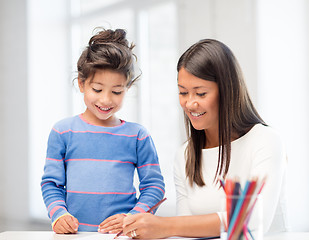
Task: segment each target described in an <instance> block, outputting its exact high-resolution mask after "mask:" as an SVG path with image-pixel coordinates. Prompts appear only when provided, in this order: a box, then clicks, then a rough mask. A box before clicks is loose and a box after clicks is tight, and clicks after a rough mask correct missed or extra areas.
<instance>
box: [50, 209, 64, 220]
mask: <svg viewBox="0 0 309 240" xmlns="http://www.w3.org/2000/svg"><path fill="white" fill-rule="evenodd" d="M60 208H62V209H64V210H66V208H65V207H62V206H56V207H54V208H53V209H52V210H51V211H50V213H49V216H50V217H51V218H52V217H53V215H54V213H55V212H56V211H57V210H58V209H60Z"/></svg>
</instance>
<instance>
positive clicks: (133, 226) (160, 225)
mask: <svg viewBox="0 0 309 240" xmlns="http://www.w3.org/2000/svg"><path fill="white" fill-rule="evenodd" d="M163 220H164V218H162V217H159V216H155V215H152V214H150V213H138V214H134V215H130V216H127V217H126V218H125V219H124V220H123V233H124V235H126V236H128V237H130V238H164V237H167V236H168V233H167V232H166V231H167V229H166V228H165V225H164V222H163Z"/></svg>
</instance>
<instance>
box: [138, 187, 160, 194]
mask: <svg viewBox="0 0 309 240" xmlns="http://www.w3.org/2000/svg"><path fill="white" fill-rule="evenodd" d="M146 188H157V189H159V190H161V191H162V192H163V193H165V192H164V191H163V189H162V188H159V187H157V186H149V187H144V188H140V189H139V190H140V191H142V190H144V189H146Z"/></svg>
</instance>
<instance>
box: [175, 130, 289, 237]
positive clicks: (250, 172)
mask: <svg viewBox="0 0 309 240" xmlns="http://www.w3.org/2000/svg"><path fill="white" fill-rule="evenodd" d="M186 145H187V144H184V145H183V146H182V147H181V148H180V149H179V151H178V152H177V155H176V158H175V162H174V179H175V187H176V196H177V214H178V215H201V214H209V213H218V214H219V216H221V214H220V212H221V211H222V198H223V197H224V192H223V190H222V188H220V189H219V187H218V185H215V184H214V177H215V173H216V169H217V164H218V150H219V148H218V147H215V148H210V149H203V150H202V151H203V153H202V166H203V171H202V173H203V178H204V181H205V184H206V186H204V187H198V186H197V185H196V184H194V185H193V187H191V186H190V184H189V181H188V179H187V178H186V174H185V165H186V164H185V158H184V150H185V148H186ZM286 162H287V161H286V154H285V151H284V146H283V143H282V141H281V139H280V137H279V136H278V134H277V133H276V132H275V131H274V130H273V129H272V128H270V127H266V126H264V125H262V124H257V125H255V126H254V127H253V128H252V129H251V130H250V131H249V132H248V133H246V134H245V135H244V136H242V137H240V138H238V139H237V140H235V141H233V142H232V144H231V162H230V167H229V171H228V174H227V177H228V178H233V177H235V176H237V177H238V178H239V179H240V182H241V184H242V186H244V183H245V181H246V180H249V179H250V178H251V177H255V176H257V177H259V179H262V178H263V177H264V176H267V181H266V184H265V187H264V188H263V190H262V195H263V196H262V197H263V231H264V233H273V232H278V231H286V230H287V219H286V206H285V205H286V198H285V175H286V174H285V169H286ZM220 218H221V217H220Z"/></svg>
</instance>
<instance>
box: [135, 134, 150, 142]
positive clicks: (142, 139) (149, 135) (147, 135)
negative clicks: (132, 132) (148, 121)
mask: <svg viewBox="0 0 309 240" xmlns="http://www.w3.org/2000/svg"><path fill="white" fill-rule="evenodd" d="M149 136H150V135H147V136H145V137H143V138H137V140H140V141H141V140H144V139H145V138H147V137H149Z"/></svg>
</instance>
